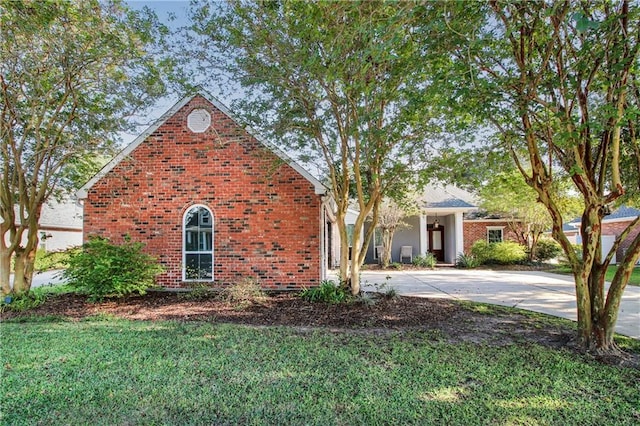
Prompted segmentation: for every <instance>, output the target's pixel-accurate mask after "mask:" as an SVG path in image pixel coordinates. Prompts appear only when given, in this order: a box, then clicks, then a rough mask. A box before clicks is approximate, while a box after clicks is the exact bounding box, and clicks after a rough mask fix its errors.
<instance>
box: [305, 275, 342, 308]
mask: <svg viewBox="0 0 640 426" xmlns="http://www.w3.org/2000/svg"><path fill="white" fill-rule="evenodd" d="M300 297H301V298H303V299H304V300H308V301H309V302H324V303H333V304H338V303H345V302H349V301H351V294H350V293H349V292H348V290H346V289H344V288H342V287H340V286H339V285H337V284H336V283H335V282H334V281H331V280H324V281H322V283H321V284H320V286H318V287H311V288H307V289H304V290H303V291H302V292H301V293H300Z"/></svg>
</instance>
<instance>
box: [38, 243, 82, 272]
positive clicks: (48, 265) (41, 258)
mask: <svg viewBox="0 0 640 426" xmlns="http://www.w3.org/2000/svg"><path fill="white" fill-rule="evenodd" d="M80 250H81V248H80V247H70V248H68V249H66V250H61V251H49V252H48V251H46V250H43V249H38V251H37V252H36V262H35V265H34V267H35V269H36V271H50V270H52V269H63V268H66V267H67V266H69V260H70V259H71V257H72V256H73V255H75V254H77V253H79V252H80Z"/></svg>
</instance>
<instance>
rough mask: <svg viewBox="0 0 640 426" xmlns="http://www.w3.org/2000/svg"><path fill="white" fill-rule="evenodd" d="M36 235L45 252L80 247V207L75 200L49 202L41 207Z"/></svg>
mask: <svg viewBox="0 0 640 426" xmlns="http://www.w3.org/2000/svg"><path fill="white" fill-rule="evenodd" d="M38 233H39V237H40V248H41V249H44V250H46V251H59V250H64V249H67V248H69V247H75V246H80V245H82V205H81V204H80V203H79V202H78V201H77V200H76V199H75V198H67V199H65V200H62V201H60V202H58V201H55V200H53V201H49V202H48V203H46V204H45V205H44V206H43V207H42V214H41V215H40V226H39V228H38Z"/></svg>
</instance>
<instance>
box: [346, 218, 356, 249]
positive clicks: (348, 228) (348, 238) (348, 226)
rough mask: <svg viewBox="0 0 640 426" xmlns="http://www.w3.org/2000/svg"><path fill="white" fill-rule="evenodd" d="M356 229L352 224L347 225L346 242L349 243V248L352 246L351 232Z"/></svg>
mask: <svg viewBox="0 0 640 426" xmlns="http://www.w3.org/2000/svg"><path fill="white" fill-rule="evenodd" d="M355 229H356V226H355V225H354V224H352V223H347V242H348V243H349V247H352V246H353V231H354V230H355Z"/></svg>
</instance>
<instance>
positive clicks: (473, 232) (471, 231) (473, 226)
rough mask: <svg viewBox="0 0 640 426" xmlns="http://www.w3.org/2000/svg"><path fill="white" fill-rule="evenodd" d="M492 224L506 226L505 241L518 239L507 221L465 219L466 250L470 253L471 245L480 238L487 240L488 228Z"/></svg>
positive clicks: (503, 237)
mask: <svg viewBox="0 0 640 426" xmlns="http://www.w3.org/2000/svg"><path fill="white" fill-rule="evenodd" d="M492 226H498V227H500V226H503V227H504V228H503V230H502V239H503V241H516V242H517V241H518V238H517V237H516V235H515V234H514V233H513V232H512V231H511V229H510V228H509V225H508V224H507V222H500V221H496V220H488V221H477V220H474V221H464V222H463V225H462V228H463V232H464V252H465V253H470V252H471V246H472V245H473V243H475V242H476V241H478V240H484V241H487V228H488V227H492Z"/></svg>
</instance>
